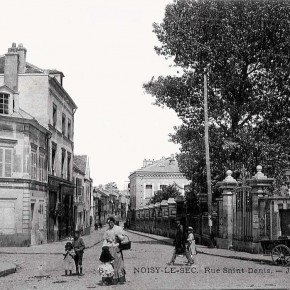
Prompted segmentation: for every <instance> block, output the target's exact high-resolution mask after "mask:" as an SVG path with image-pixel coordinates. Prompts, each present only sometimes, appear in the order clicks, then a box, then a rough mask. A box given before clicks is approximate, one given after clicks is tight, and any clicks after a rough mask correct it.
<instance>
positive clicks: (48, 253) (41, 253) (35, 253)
mask: <svg viewBox="0 0 290 290" xmlns="http://www.w3.org/2000/svg"><path fill="white" fill-rule="evenodd" d="M101 242H102V238H101V239H100V240H98V241H97V242H95V243H93V244H92V245H90V246H87V247H86V249H90V248H93V247H95V246H96V245H97V244H99V243H101ZM0 254H2V255H6V254H7V255H59V254H63V252H49V251H47V252H1V251H0ZM0 276H1V275H0Z"/></svg>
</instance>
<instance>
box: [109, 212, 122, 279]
mask: <svg viewBox="0 0 290 290" xmlns="http://www.w3.org/2000/svg"><path fill="white" fill-rule="evenodd" d="M108 224H109V228H108V229H107V230H106V231H105V234H104V238H103V240H104V241H103V247H109V251H110V253H111V255H112V256H113V258H114V262H113V267H114V275H113V284H118V282H120V283H124V282H125V281H126V278H125V275H126V271H125V267H124V258H123V254H122V250H121V248H120V243H121V241H123V240H124V239H125V235H124V232H123V229H122V228H121V227H120V226H117V225H115V219H114V218H113V217H110V218H108Z"/></svg>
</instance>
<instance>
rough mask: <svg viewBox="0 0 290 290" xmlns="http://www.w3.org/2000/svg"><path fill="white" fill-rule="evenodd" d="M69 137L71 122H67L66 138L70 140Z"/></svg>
mask: <svg viewBox="0 0 290 290" xmlns="http://www.w3.org/2000/svg"><path fill="white" fill-rule="evenodd" d="M70 137H71V120H69V119H68V120H67V138H68V139H70Z"/></svg>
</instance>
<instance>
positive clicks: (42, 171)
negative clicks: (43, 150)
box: [39, 155, 45, 181]
mask: <svg viewBox="0 0 290 290" xmlns="http://www.w3.org/2000/svg"><path fill="white" fill-rule="evenodd" d="M44 161H45V159H44V156H43V155H40V156H39V180H40V181H43V180H45V175H44V174H45V162H44Z"/></svg>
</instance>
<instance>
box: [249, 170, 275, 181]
mask: <svg viewBox="0 0 290 290" xmlns="http://www.w3.org/2000/svg"><path fill="white" fill-rule="evenodd" d="M273 181H274V178H269V177H267V176H266V175H265V174H264V173H263V172H262V166H261V165H258V166H257V173H256V174H255V175H254V176H253V177H252V179H249V183H250V185H251V186H254V185H256V186H257V185H258V186H269V185H270V184H271V183H272V182H273Z"/></svg>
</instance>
